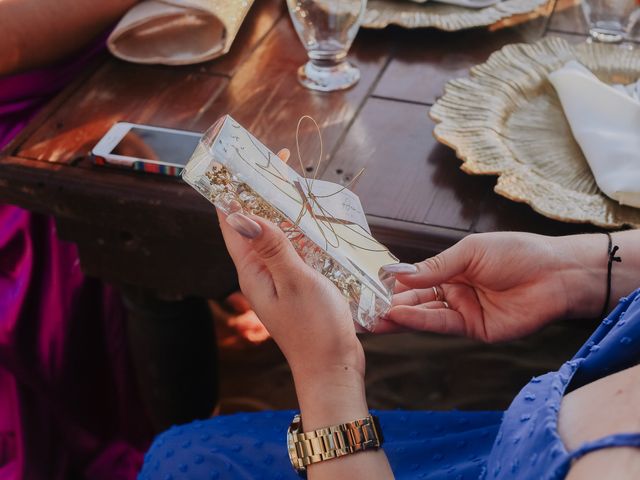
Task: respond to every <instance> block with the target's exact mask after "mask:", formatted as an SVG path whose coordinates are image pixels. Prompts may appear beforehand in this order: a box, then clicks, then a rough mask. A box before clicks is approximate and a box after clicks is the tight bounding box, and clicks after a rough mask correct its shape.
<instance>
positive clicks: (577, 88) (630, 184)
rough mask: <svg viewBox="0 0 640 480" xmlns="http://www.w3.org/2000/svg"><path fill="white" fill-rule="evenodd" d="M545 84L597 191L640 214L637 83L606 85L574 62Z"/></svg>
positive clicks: (639, 87)
mask: <svg viewBox="0 0 640 480" xmlns="http://www.w3.org/2000/svg"><path fill="white" fill-rule="evenodd" d="M549 80H550V81H551V83H552V84H553V86H554V88H555V89H556V92H558V96H559V97H560V103H562V108H563V109H564V113H565V115H566V117H567V120H568V121H569V125H570V126H571V132H572V133H573V136H574V137H575V139H576V141H577V142H578V145H580V148H581V149H582V153H583V154H584V156H585V158H586V159H587V162H588V163H589V167H590V168H591V172H592V173H593V176H594V177H595V180H596V183H597V184H598V187H600V190H602V191H603V192H604V193H605V194H606V195H607V196H609V197H610V198H612V199H614V200H617V201H618V202H619V203H620V204H621V205H630V206H633V207H638V208H640V81H638V82H636V83H633V84H631V85H628V86H624V85H616V86H611V85H607V84H605V83H604V82H601V81H600V80H599V79H598V78H597V77H596V76H595V75H594V74H593V73H591V71H589V70H588V69H587V68H585V67H584V66H583V65H582V64H580V63H578V62H576V61H575V60H572V61H570V62H568V63H567V64H566V65H564V66H563V67H562V68H560V69H558V70H556V71H555V72H552V73H550V74H549Z"/></svg>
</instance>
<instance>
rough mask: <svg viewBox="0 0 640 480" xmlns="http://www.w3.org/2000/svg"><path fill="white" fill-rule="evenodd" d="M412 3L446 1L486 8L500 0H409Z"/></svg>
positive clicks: (469, 6)
mask: <svg viewBox="0 0 640 480" xmlns="http://www.w3.org/2000/svg"><path fill="white" fill-rule="evenodd" d="M411 1H412V2H414V3H427V2H435V3H446V4H447V5H456V6H458V7H465V8H486V7H490V6H491V5H495V4H496V3H499V2H500V1H501V0H411Z"/></svg>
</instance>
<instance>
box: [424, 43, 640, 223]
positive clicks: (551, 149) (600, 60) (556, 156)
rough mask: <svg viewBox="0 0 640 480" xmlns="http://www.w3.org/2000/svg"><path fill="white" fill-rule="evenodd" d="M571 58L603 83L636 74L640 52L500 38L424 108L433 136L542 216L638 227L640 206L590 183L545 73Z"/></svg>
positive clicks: (625, 80)
mask: <svg viewBox="0 0 640 480" xmlns="http://www.w3.org/2000/svg"><path fill="white" fill-rule="evenodd" d="M572 59H575V60H577V61H579V62H581V63H582V64H583V65H584V66H586V67H587V68H589V69H590V70H591V71H592V72H593V73H594V74H595V75H597V76H598V78H600V80H602V81H604V82H607V83H610V84H612V83H622V84H627V83H631V82H632V81H636V80H637V79H638V77H640V53H639V52H637V51H635V52H634V51H633V50H627V49H624V48H619V47H616V46H614V45H603V44H589V43H581V44H579V45H571V44H569V43H567V42H566V41H565V40H563V39H560V38H553V37H550V38H545V39H543V40H541V41H539V42H538V43H535V44H530V45H528V44H515V45H508V46H506V47H504V48H503V49H501V50H499V51H498V52H495V53H494V54H492V55H491V57H489V59H488V60H487V62H486V63H483V64H481V65H477V66H475V67H473V68H472V69H471V76H470V77H469V78H463V79H457V80H452V81H450V82H449V83H447V85H446V86H445V93H444V95H443V96H442V97H441V98H440V99H439V100H438V101H437V102H436V103H435V104H434V105H433V107H432V108H431V112H430V116H431V118H432V119H433V120H434V121H435V122H436V123H437V125H436V127H435V129H434V135H435V137H436V138H437V139H438V140H439V141H440V142H442V143H444V144H445V145H448V146H450V147H451V148H453V149H454V150H455V151H456V153H457V155H458V157H459V158H460V159H462V160H463V164H462V167H461V168H462V170H463V171H465V172H467V173H471V174H480V175H499V178H498V183H497V185H496V187H495V191H496V193H498V194H500V195H503V196H505V197H507V198H509V199H511V200H515V201H517V202H525V203H527V204H529V205H530V206H531V207H532V208H533V209H534V210H536V211H537V212H539V213H541V214H543V215H546V216H547V217H550V218H553V219H556V220H562V221H567V222H582V223H586V222H590V223H593V224H595V225H598V226H601V227H606V228H616V227H621V226H623V225H630V226H634V227H640V209H638V208H633V207H628V206H621V205H619V204H618V203H617V202H616V201H615V200H612V199H610V198H609V197H607V196H605V195H604V194H603V193H602V192H601V191H600V190H599V189H598V186H597V185H596V182H595V180H594V178H593V175H592V173H591V170H590V169H589V165H588V164H587V161H586V160H585V158H584V155H583V154H582V151H581V150H580V147H579V146H578V144H577V143H576V142H575V140H574V139H573V135H572V134H571V129H570V127H569V124H568V122H567V120H566V118H565V116H564V112H563V110H562V107H561V105H560V100H559V99H558V96H557V94H556V92H555V90H554V89H553V86H552V85H551V83H550V82H549V80H548V78H547V76H548V74H549V73H550V72H552V71H554V70H556V69H558V68H560V67H561V66H562V65H564V64H565V63H566V62H567V61H569V60H572ZM585 101H588V99H585Z"/></svg>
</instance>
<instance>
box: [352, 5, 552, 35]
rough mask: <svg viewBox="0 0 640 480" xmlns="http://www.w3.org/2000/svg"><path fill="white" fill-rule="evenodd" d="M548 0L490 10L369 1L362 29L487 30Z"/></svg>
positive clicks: (498, 6)
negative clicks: (430, 28)
mask: <svg viewBox="0 0 640 480" xmlns="http://www.w3.org/2000/svg"><path fill="white" fill-rule="evenodd" d="M547 2H548V0H503V1H501V2H498V3H496V4H494V5H491V6H490V7H485V8H478V9H473V8H466V7H459V6H456V5H446V4H444V3H437V2H433V1H427V2H426V3H416V2H410V1H405V0H369V2H368V3H367V10H366V12H365V14H364V19H363V22H362V26H363V27H365V28H385V27H387V26H388V25H399V26H401V27H405V28H420V27H432V28H438V29H440V30H447V31H456V30H464V29H467V28H474V27H486V26H489V25H493V24H494V23H496V22H499V21H500V20H503V19H505V18H509V17H511V16H513V15H518V14H522V13H530V12H533V11H534V10H536V9H537V8H539V7H542V6H543V5H545V4H546V3H547Z"/></svg>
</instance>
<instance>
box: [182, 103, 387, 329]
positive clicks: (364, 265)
mask: <svg viewBox="0 0 640 480" xmlns="http://www.w3.org/2000/svg"><path fill="white" fill-rule="evenodd" d="M182 177H183V179H184V180H185V181H186V182H187V183H188V184H189V185H191V186H192V187H193V188H195V189H196V190H197V191H198V192H200V193H201V194H202V195H203V196H204V197H205V198H207V199H208V200H209V201H210V202H211V203H213V204H214V205H215V206H216V207H218V208H219V209H221V210H222V211H224V212H226V213H230V210H231V206H232V205H233V206H234V211H238V209H239V208H241V210H242V211H243V212H244V213H249V214H253V215H258V216H260V217H263V218H265V219H267V220H269V221H271V222H273V223H275V224H276V225H278V226H279V227H280V229H281V230H282V231H284V232H285V234H286V235H287V237H288V238H289V240H290V241H291V243H292V244H293V246H294V247H295V249H296V251H297V252H298V254H299V255H300V256H301V257H302V259H303V260H304V261H305V262H306V263H307V264H308V265H310V266H311V267H313V268H314V269H316V270H317V271H319V272H320V273H322V274H323V275H324V276H325V277H327V278H328V279H329V280H330V281H331V282H332V283H333V284H334V285H335V286H336V287H337V288H338V290H340V292H341V293H342V294H343V295H344V296H345V297H346V299H347V300H348V302H349V306H350V308H351V313H352V316H353V319H354V321H355V322H356V323H357V324H359V325H361V326H362V327H364V328H365V329H367V330H370V331H373V330H374V329H375V327H376V323H377V321H378V320H379V319H380V318H381V317H382V316H384V315H385V314H386V312H387V311H388V310H389V308H390V307H391V296H392V292H393V285H394V283H395V278H394V276H393V275H392V274H389V273H386V272H384V271H382V270H381V267H382V266H383V265H387V264H391V263H397V262H398V260H397V258H396V257H394V256H393V255H392V254H391V253H390V252H389V250H388V249H387V248H386V247H385V246H384V245H382V244H380V243H379V242H378V241H376V240H375V239H374V238H373V237H372V236H371V232H370V231H369V226H368V225H367V222H366V218H365V215H364V213H363V210H362V206H361V205H360V201H359V199H358V197H357V196H356V195H355V194H354V193H352V192H350V191H349V190H348V189H346V188H345V187H343V186H342V185H337V184H334V183H330V182H325V181H322V180H316V179H310V178H306V177H303V176H301V175H299V174H298V173H297V172H296V171H295V170H293V169H292V168H290V167H289V166H287V165H286V164H285V163H284V162H283V161H282V160H281V159H280V158H279V157H278V156H277V155H275V154H274V153H273V152H271V151H270V150H269V149H268V148H266V147H265V146H264V145H263V144H262V143H261V142H260V141H258V140H257V139H256V138H255V137H254V136H253V135H251V134H250V133H249V132H248V131H247V130H245V129H244V128H243V127H242V126H240V125H239V124H238V123H237V122H236V121H235V120H233V119H232V118H231V117H230V116H228V115H225V116H224V117H222V118H220V119H219V120H218V121H217V122H216V123H215V124H214V125H213V126H212V127H211V128H210V129H209V130H208V131H207V132H206V133H205V134H204V135H203V137H202V139H201V140H200V143H199V145H198V147H197V148H196V150H195V151H194V153H193V156H192V157H191V159H190V160H189V163H188V164H187V165H186V167H185V168H184V171H183V173H182Z"/></svg>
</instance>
